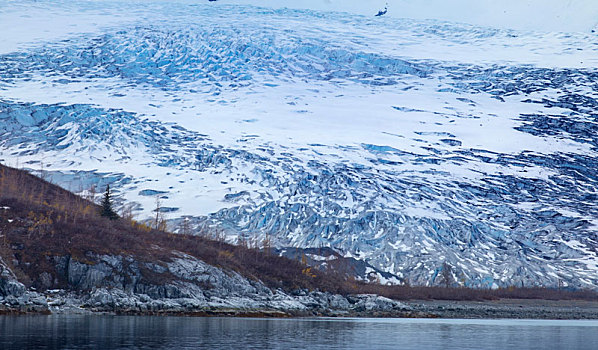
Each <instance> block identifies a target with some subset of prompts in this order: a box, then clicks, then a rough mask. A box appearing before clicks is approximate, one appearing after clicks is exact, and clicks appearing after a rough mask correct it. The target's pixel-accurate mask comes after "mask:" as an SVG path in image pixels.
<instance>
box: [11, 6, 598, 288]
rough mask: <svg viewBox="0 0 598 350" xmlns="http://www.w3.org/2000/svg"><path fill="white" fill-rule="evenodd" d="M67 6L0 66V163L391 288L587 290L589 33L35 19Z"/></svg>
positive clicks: (331, 19)
mask: <svg viewBox="0 0 598 350" xmlns="http://www.w3.org/2000/svg"><path fill="white" fill-rule="evenodd" d="M28 6H29V5H19V6H17V5H14V4H12V5H9V4H7V5H4V6H3V7H2V13H3V15H4V16H6V17H10V16H13V15H15V14H19V13H23V11H27V10H28V9H29V8H28ZM36 6H39V7H40V8H41V9H46V8H47V7H48V4H46V3H43V2H42V3H40V4H39V5H36ZM100 7H101V8H100ZM73 12H77V13H78V14H80V16H78V17H76V18H73V19H71V20H70V21H71V22H70V23H71V24H72V25H73V27H72V28H74V29H71V30H70V31H69V30H67V31H66V32H65V31H62V30H61V29H60V28H58V29H56V30H55V31H54V32H53V33H54V36H53V37H52V36H51V35H50V34H45V35H48V36H50V37H45V38H46V39H45V41H44V42H43V43H35V40H30V39H31V37H29V36H27V35H25V34H26V33H25V34H23V40H22V41H21V42H17V43H14V45H13V46H10V47H13V48H14V50H13V51H9V52H5V53H3V54H2V55H0V76H1V78H2V79H1V80H0V121H1V123H2V126H4V128H3V129H1V130H0V158H2V159H3V160H4V161H5V162H8V163H9V164H13V165H15V164H17V163H18V164H20V165H21V166H23V165H24V166H26V167H28V168H29V169H31V170H34V171H36V172H37V173H38V174H40V175H43V176H44V177H46V178H48V179H52V180H53V181H55V182H58V183H60V184H61V185H62V186H64V187H65V188H68V189H70V190H73V191H75V192H77V193H83V194H89V190H90V189H91V187H92V186H93V185H95V186H96V187H98V188H103V186H104V185H105V184H107V183H110V184H111V186H112V187H113V188H114V189H115V190H116V191H117V195H118V196H119V197H120V200H121V201H127V202H134V203H136V204H137V206H136V207H135V209H136V211H135V213H136V214H137V215H138V218H139V219H142V220H143V219H146V218H148V217H151V216H153V212H152V211H153V210H154V209H155V207H156V196H159V197H160V201H161V206H162V208H161V211H162V212H164V214H165V215H166V216H167V218H168V219H170V220H171V221H170V225H171V229H173V230H175V231H177V230H179V228H180V227H181V224H182V223H183V220H184V219H183V218H184V217H187V219H188V220H189V224H190V225H191V227H192V228H193V229H194V230H196V232H198V233H200V232H206V230H207V229H208V228H210V229H211V230H214V229H215V230H217V231H218V232H221V234H222V235H223V236H225V238H226V240H227V241H229V242H233V243H234V242H239V241H249V240H254V241H263V240H264V239H268V240H270V241H271V242H272V244H273V245H274V246H275V247H277V248H282V249H284V248H288V247H294V248H314V249H318V248H323V247H325V248H332V249H334V250H335V251H336V252H337V253H339V254H340V255H342V256H343V257H346V258H356V259H359V260H364V261H365V262H367V263H368V264H370V265H371V266H373V268H375V269H378V270H380V271H382V272H385V273H389V274H391V275H394V276H397V280H399V281H403V282H404V281H409V282H410V283H412V284H420V285H436V284H438V283H439V278H438V276H439V274H440V272H441V269H442V266H444V264H448V265H449V266H451V268H452V271H453V280H454V281H455V284H459V285H466V286H475V287H485V288H486V287H497V286H504V287H507V286H513V285H516V286H521V285H523V286H534V285H542V286H558V285H566V286H570V287H575V288H596V286H598V279H597V278H598V277H597V276H598V253H597V249H598V243H597V242H598V236H597V234H598V230H597V228H596V227H597V226H596V225H597V223H598V210H597V207H596V204H595V198H596V193H597V187H596V186H597V180H598V179H597V178H596V171H595V170H596V169H597V168H598V166H597V165H598V161H597V150H596V145H597V143H598V140H597V139H596V135H597V133H596V110H597V109H598V108H597V107H598V103H597V102H596V101H597V100H596V99H597V98H598V96H597V95H596V91H598V86H597V85H596V81H597V78H598V71H597V70H596V68H595V67H597V66H598V61H597V59H596V57H598V56H597V55H596V52H597V51H596V43H597V38H596V36H595V35H592V34H589V33H587V34H583V33H567V34H564V33H555V32H542V33H539V32H524V31H512V30H499V29H492V28H487V27H476V26H472V25H465V24H455V23H447V22H439V21H434V20H425V21H423V20H406V19H397V18H390V17H388V18H386V17H385V18H374V17H373V16H369V17H365V16H359V15H351V14H347V13H345V14H342V15H339V13H337V12H334V13H332V12H318V11H314V10H293V9H271V8H270V9H269V8H263V7H254V6H231V5H227V4H226V2H222V3H220V2H219V4H217V5H214V4H196V3H187V2H184V1H181V2H168V3H166V2H161V1H151V2H148V3H147V4H144V5H143V6H140V5H139V4H134V3H124V2H118V1H117V2H111V3H106V4H102V5H101V6H100V5H98V4H97V3H95V2H82V3H80V4H71V3H60V4H59V5H56V6H54V5H53V7H52V11H49V14H47V16H50V17H52V16H58V17H59V16H64V14H65V13H73ZM34 13H35V12H34ZM117 13H118V14H119V15H118V16H119V18H120V19H121V21H120V24H116V23H114V17H115V16H116V14H117ZM9 15H10V16H9ZM58 17H56V18H58ZM3 18H4V17H3ZM15 18H18V16H17V17H15ZM89 18H94V19H95V20H94V22H93V23H97V26H94V27H93V28H89V27H88V26H86V25H84V23H82V22H85V20H86V19H89ZM15 25H17V24H15ZM59 29H60V30H59ZM5 36H8V34H5ZM7 40H8V38H7ZM11 40H13V41H14V40H15V39H11Z"/></svg>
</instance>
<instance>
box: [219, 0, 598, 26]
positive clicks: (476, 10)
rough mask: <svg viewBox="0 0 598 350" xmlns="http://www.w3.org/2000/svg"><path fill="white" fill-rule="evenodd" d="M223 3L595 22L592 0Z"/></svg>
mask: <svg viewBox="0 0 598 350" xmlns="http://www.w3.org/2000/svg"><path fill="white" fill-rule="evenodd" d="M219 1H221V2H222V3H226V4H243V5H252V4H253V5H256V4H258V5H262V6H268V7H274V8H292V9H308V10H318V11H343V12H349V13H353V14H359V15H363V16H372V15H374V14H377V13H378V11H384V9H385V8H386V9H387V12H386V13H385V14H384V15H385V16H388V17H395V18H411V19H437V20H442V21H451V22H461V23H468V24H474V25H481V26H489V27H493V28H500V29H517V30H537V31H564V32H575V31H578V32H590V30H591V29H592V28H593V27H594V26H595V25H597V24H598V3H596V1H594V0H501V1H496V0H258V1H255V0H219Z"/></svg>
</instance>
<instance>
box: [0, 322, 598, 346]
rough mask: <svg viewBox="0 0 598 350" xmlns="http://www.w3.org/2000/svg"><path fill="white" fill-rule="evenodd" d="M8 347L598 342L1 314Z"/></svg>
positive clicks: (515, 330)
mask: <svg viewBox="0 0 598 350" xmlns="http://www.w3.org/2000/svg"><path fill="white" fill-rule="evenodd" d="M0 334H1V336H0V349H122V348H134V349H173V348H174V349H197V348H204V349H249V348H250V349H285V350H290V349H306V348H308V349H366V348H367V349H511V348H519V349H542V350H546V349H595V344H598V322H596V321H585V322H584V321H552V322H551V321H521V320H503V321H500V320H481V321H480V320H479V321H469V320H403V319H250V318H190V317H139V316H131V317H129V316H97V315H94V316H83V315H78V316H64V315H63V316H60V315H57V316H19V317H17V316H0Z"/></svg>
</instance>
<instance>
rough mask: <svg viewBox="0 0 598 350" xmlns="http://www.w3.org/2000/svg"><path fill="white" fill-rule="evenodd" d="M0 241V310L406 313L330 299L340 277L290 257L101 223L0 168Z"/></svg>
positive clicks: (359, 300) (68, 196)
mask: <svg viewBox="0 0 598 350" xmlns="http://www.w3.org/2000/svg"><path fill="white" fill-rule="evenodd" d="M0 236H1V237H0V238H1V239H2V240H1V241H0V269H1V270H0V311H2V310H5V311H10V310H13V311H36V312H40V311H52V312H77V310H79V312H82V311H84V310H91V311H115V312H119V313H191V314H210V313H212V314H219V313H223V314H227V313H233V314H253V315H260V314H261V315H270V314H271V315H278V316H280V315H284V314H285V313H289V312H290V313H298V314H301V313H307V314H313V313H324V314H331V313H335V312H340V313H347V312H350V311H360V310H361V311H365V309H363V304H364V303H366V302H367V303H370V304H371V303H373V304H372V305H374V306H372V307H371V308H370V310H369V311H376V310H378V311H382V312H398V313H400V312H403V311H407V307H404V306H402V305H401V304H399V303H397V302H394V301H391V300H389V299H385V298H380V297H372V296H364V297H354V298H352V299H351V301H349V300H348V299H347V298H345V297H343V296H341V295H338V294H333V293H335V292H339V291H343V292H344V294H346V290H347V285H346V284H345V281H344V280H343V279H342V278H340V277H338V276H336V275H333V274H328V273H325V272H322V271H317V270H315V269H313V270H312V269H310V268H308V267H307V266H305V265H302V264H301V263H300V262H298V261H296V260H289V259H285V258H281V257H278V256H274V255H272V254H268V253H267V252H260V251H258V250H255V249H248V248H245V247H235V246H231V245H228V244H226V243H223V242H218V241H213V240H208V239H204V238H200V237H197V236H187V235H172V234H167V233H165V232H159V231H156V230H153V229H150V228H149V227H147V226H145V225H142V224H138V223H136V222H134V221H129V220H126V219H118V220H116V221H112V220H109V219H107V218H104V217H101V216H99V208H98V207H97V206H96V205H94V204H92V203H90V202H88V201H86V200H84V199H82V198H80V197H78V196H75V195H73V194H72V193H69V192H67V191H65V190H63V189H61V188H59V187H58V186H56V185H53V184H50V183H48V182H46V181H44V180H42V179H39V178H36V177H34V176H32V175H29V174H27V173H26V172H23V171H21V170H16V169H12V168H8V167H5V166H2V165H0ZM318 289H320V290H323V292H319V291H317V290H318ZM290 292H292V293H293V294H287V293H290ZM330 292H332V294H331V293H330Z"/></svg>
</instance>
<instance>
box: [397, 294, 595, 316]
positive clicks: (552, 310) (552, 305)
mask: <svg viewBox="0 0 598 350" xmlns="http://www.w3.org/2000/svg"><path fill="white" fill-rule="evenodd" d="M406 304H407V305H409V306H411V307H412V308H413V310H414V311H417V312H421V313H423V314H428V315H429V317H439V318H470V319H476V318H480V319H481V318H511V319H556V320H569V319H570V320H584V319H585V320H598V301H584V300H530V299H500V300H494V301H446V300H434V301H429V300H422V301H409V302H406Z"/></svg>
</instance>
